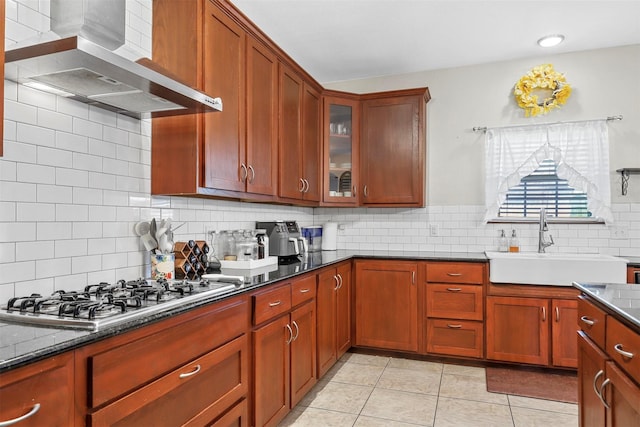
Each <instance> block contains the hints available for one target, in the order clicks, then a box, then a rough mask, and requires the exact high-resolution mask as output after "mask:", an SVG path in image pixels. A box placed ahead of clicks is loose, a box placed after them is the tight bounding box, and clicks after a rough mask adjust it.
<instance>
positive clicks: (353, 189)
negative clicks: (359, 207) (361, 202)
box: [351, 185, 358, 197]
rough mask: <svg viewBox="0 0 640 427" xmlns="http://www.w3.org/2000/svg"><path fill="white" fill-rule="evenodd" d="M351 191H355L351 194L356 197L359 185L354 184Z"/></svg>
mask: <svg viewBox="0 0 640 427" xmlns="http://www.w3.org/2000/svg"><path fill="white" fill-rule="evenodd" d="M351 187H352V188H351V191H353V193H352V194H351V195H352V196H353V197H356V193H357V191H358V186H357V185H352V186H351Z"/></svg>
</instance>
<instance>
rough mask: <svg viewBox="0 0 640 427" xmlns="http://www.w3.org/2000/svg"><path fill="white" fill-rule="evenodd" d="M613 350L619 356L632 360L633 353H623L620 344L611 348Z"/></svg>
mask: <svg viewBox="0 0 640 427" xmlns="http://www.w3.org/2000/svg"><path fill="white" fill-rule="evenodd" d="M613 349H614V350H615V351H617V352H618V353H619V354H620V355H622V356H624V357H626V358H628V359H633V356H634V354H633V353H629V352H628V351H624V350H623V349H622V344H616V345H614V346H613Z"/></svg>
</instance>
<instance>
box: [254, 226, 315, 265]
mask: <svg viewBox="0 0 640 427" xmlns="http://www.w3.org/2000/svg"><path fill="white" fill-rule="evenodd" d="M256 228H257V229H264V230H266V231H267V235H268V236H269V255H272V256H277V257H278V258H280V259H281V260H295V259H297V258H298V256H300V255H303V254H305V253H306V252H307V250H308V247H307V245H306V240H305V239H304V238H303V237H302V236H301V235H300V227H298V223H297V222H296V221H267V222H256Z"/></svg>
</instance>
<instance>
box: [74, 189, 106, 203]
mask: <svg viewBox="0 0 640 427" xmlns="http://www.w3.org/2000/svg"><path fill="white" fill-rule="evenodd" d="M73 203H75V204H77V205H101V204H102V190H100V189H97V188H85V187H74V189H73Z"/></svg>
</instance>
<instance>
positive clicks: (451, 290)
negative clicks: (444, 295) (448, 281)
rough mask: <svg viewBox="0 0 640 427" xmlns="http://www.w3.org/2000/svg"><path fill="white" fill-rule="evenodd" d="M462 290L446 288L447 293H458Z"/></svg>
mask: <svg viewBox="0 0 640 427" xmlns="http://www.w3.org/2000/svg"><path fill="white" fill-rule="evenodd" d="M461 290H462V288H447V291H449V292H460V291H461Z"/></svg>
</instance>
